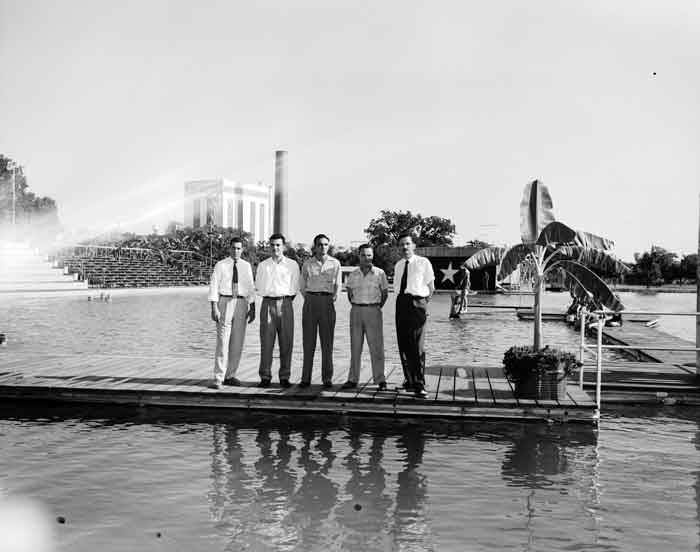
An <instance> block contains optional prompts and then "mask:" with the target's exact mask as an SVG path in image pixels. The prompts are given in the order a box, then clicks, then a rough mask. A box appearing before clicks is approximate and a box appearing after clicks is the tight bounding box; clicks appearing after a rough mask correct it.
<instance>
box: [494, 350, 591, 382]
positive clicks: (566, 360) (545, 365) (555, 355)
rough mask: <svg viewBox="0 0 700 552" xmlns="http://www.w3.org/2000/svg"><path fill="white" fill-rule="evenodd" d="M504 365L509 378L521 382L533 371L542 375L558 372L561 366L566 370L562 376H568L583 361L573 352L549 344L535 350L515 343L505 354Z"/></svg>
mask: <svg viewBox="0 0 700 552" xmlns="http://www.w3.org/2000/svg"><path fill="white" fill-rule="evenodd" d="M503 366H504V367H505V373H506V376H508V379H510V380H511V381H514V382H520V381H522V380H524V379H526V378H528V377H529V376H530V375H531V374H533V373H536V374H538V375H540V376H542V375H544V374H551V373H556V372H558V371H559V370H560V368H561V369H563V372H564V373H563V376H562V377H563V378H567V377H568V376H569V375H571V373H572V372H573V371H574V368H578V367H579V366H581V363H580V362H579V361H578V360H577V359H576V356H575V355H574V354H573V353H569V352H567V351H560V350H559V349H550V348H549V346H547V347H545V348H544V349H540V350H535V349H534V348H533V347H531V346H527V345H514V346H513V347H511V348H510V349H508V350H507V351H506V352H505V354H504V355H503ZM560 379H561V378H560Z"/></svg>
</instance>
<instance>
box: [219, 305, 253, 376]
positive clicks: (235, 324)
mask: <svg viewBox="0 0 700 552" xmlns="http://www.w3.org/2000/svg"><path fill="white" fill-rule="evenodd" d="M219 312H220V313H221V318H219V323H218V324H217V325H216V354H215V355H214V379H215V380H216V381H219V382H221V381H223V380H224V379H227V378H232V377H234V376H235V375H236V371H237V370H238V364H239V363H240V362H241V353H242V352H243V342H244V340H245V328H246V325H247V324H248V300H247V299H244V298H233V297H219Z"/></svg>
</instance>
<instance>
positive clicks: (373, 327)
mask: <svg viewBox="0 0 700 552" xmlns="http://www.w3.org/2000/svg"><path fill="white" fill-rule="evenodd" d="M365 336H367V345H369V354H370V358H371V359H372V378H373V379H374V383H376V384H379V383H382V382H383V381H385V379H384V317H383V316H382V309H381V308H380V307H379V306H378V305H377V306H374V305H373V306H360V305H353V306H352V308H351V309H350V373H349V374H348V381H352V382H355V383H358V380H359V379H360V365H361V360H362V347H363V345H364V341H365Z"/></svg>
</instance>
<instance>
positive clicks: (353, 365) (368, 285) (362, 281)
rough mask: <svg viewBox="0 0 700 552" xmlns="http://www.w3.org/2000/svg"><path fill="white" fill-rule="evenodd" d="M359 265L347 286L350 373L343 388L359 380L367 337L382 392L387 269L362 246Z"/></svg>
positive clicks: (373, 374) (375, 377)
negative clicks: (374, 263) (377, 262)
mask: <svg viewBox="0 0 700 552" xmlns="http://www.w3.org/2000/svg"><path fill="white" fill-rule="evenodd" d="M359 255H360V267H359V268H357V269H356V270H354V271H353V272H351V273H350V274H349V275H348V279H347V281H346V282H345V288H346V289H347V292H348V301H350V304H351V305H352V307H351V308H350V373H349V374H348V381H346V382H345V383H344V384H343V389H354V388H355V387H357V383H358V380H359V379H360V361H361V357H362V346H363V345H364V340H365V336H367V345H369V354H370V358H371V359H372V379H373V380H374V383H375V384H376V385H377V386H378V387H379V390H380V391H385V390H386V379H385V377H384V318H383V316H382V307H384V303H386V299H387V297H388V295H389V283H388V282H387V279H386V274H384V271H383V270H382V269H381V268H379V267H376V266H373V265H372V261H373V259H374V250H373V249H372V246H371V245H369V244H364V245H361V246H360V249H359Z"/></svg>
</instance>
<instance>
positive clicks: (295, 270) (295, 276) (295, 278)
mask: <svg viewBox="0 0 700 552" xmlns="http://www.w3.org/2000/svg"><path fill="white" fill-rule="evenodd" d="M289 261H290V263H289V267H290V268H289V270H290V271H291V277H290V279H289V287H291V289H290V295H296V294H297V293H298V292H299V280H301V278H300V274H299V265H298V264H297V262H296V261H294V260H292V259H289Z"/></svg>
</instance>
